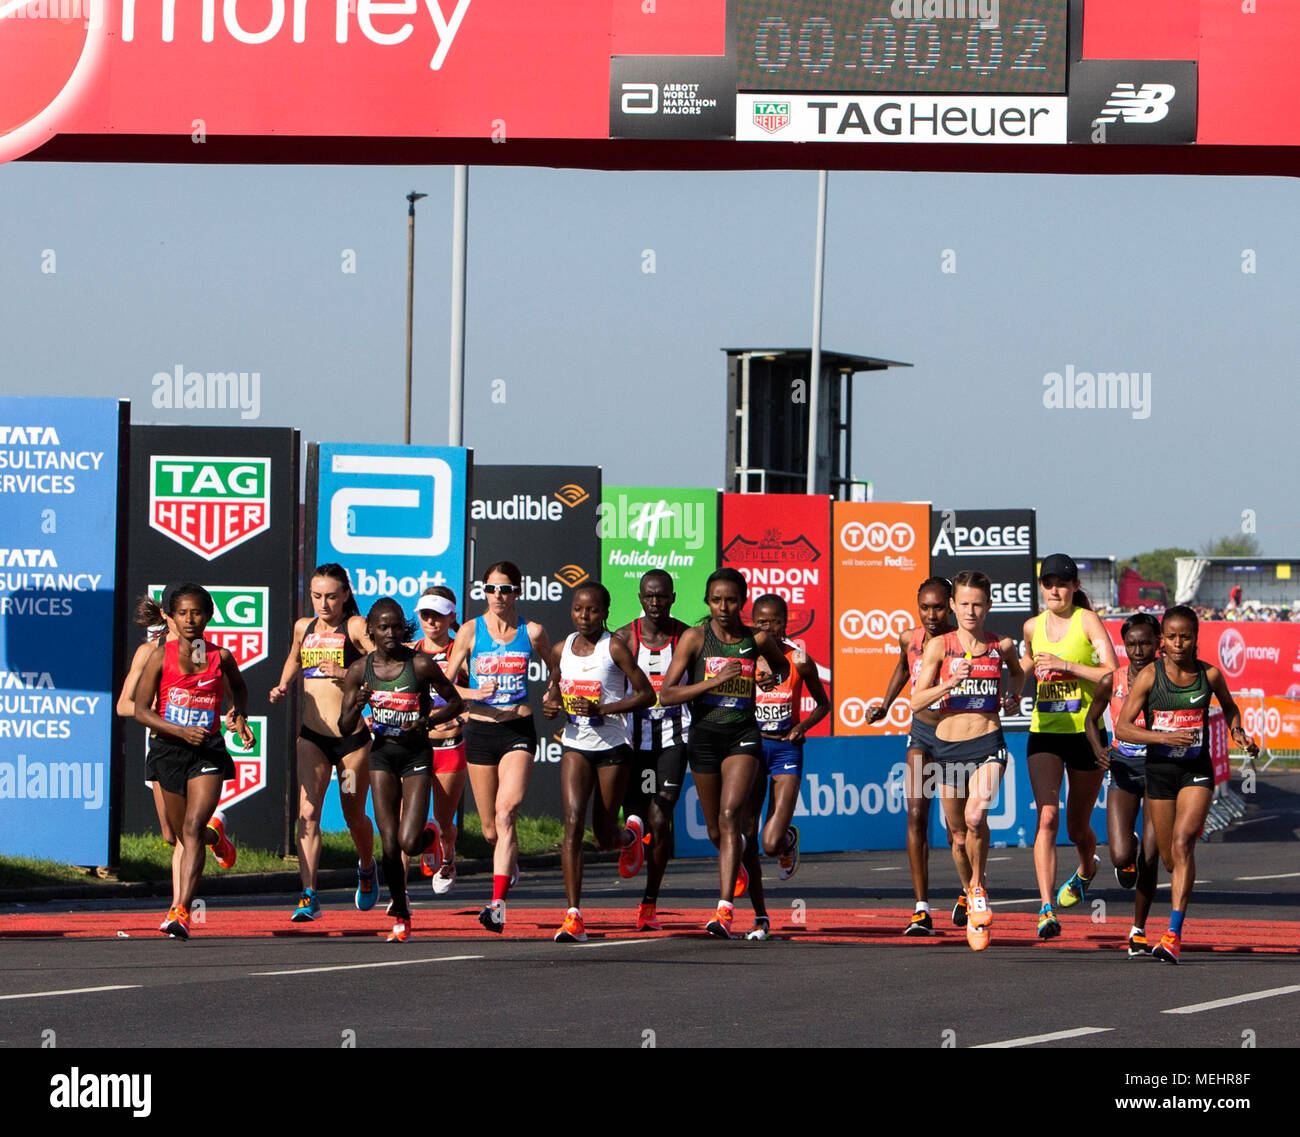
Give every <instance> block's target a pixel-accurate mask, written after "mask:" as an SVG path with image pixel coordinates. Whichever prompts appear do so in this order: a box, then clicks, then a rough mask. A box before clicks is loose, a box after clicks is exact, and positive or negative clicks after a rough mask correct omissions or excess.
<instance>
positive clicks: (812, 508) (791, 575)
mask: <svg viewBox="0 0 1300 1137" xmlns="http://www.w3.org/2000/svg"><path fill="white" fill-rule="evenodd" d="M721 528H722V563H723V564H724V565H729V566H730V567H731V568H734V569H737V570H739V571H740V573H741V575H742V576H744V578H745V579H746V580H747V581H748V582H749V600H748V602H747V603H746V605H745V608H744V611H743V612H742V616H743V618H744V619H745V620H746V621H747V622H748V621H749V620H750V619H751V618H752V615H753V606H754V600H755V599H757V598H758V597H759V596H761V595H763V593H765V592H773V593H776V594H777V595H778V596H781V597H783V598H784V599H785V602H786V605H787V607H788V608H789V610H790V618H789V620H788V621H787V623H786V638H787V639H789V640H791V641H792V642H794V643H795V644H797V645H798V646H799V647H801V648H802V649H803V650H804V651H806V652H807V653H808V654H809V655H810V656H812V658H813V659H814V660H816V662H817V673H818V675H819V676H820V678H821V681H822V683H823V684H824V685H825V687H826V691H827V693H828V694H830V696H831V698H832V701H833V700H834V692H833V691H832V690H831V659H832V656H831V624H832V621H833V619H834V614H833V612H832V611H831V558H830V556H829V555H828V554H829V550H830V530H831V504H830V498H828V497H825V496H819V495H815V494H814V495H807V496H805V495H803V494H723V495H722V527H721ZM816 705H817V704H816V703H815V702H814V701H813V698H812V696H811V695H809V694H807V692H805V693H804V697H803V714H804V715H805V716H807V715H808V714H810V713H811V712H812V710H813V709H814V708H815V707H816ZM830 732H831V720H830V718H829V717H828V718H827V719H826V720H824V721H823V722H821V723H819V724H818V725H817V726H816V727H814V728H813V731H812V736H817V735H825V734H829V733H830Z"/></svg>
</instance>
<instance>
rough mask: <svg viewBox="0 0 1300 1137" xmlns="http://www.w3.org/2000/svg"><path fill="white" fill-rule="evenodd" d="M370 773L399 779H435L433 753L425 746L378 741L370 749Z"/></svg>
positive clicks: (384, 740)
mask: <svg viewBox="0 0 1300 1137" xmlns="http://www.w3.org/2000/svg"><path fill="white" fill-rule="evenodd" d="M370 772H371V774H376V773H380V772H383V773H388V774H395V775H396V776H397V777H399V778H412V777H417V776H419V775H421V774H422V775H424V777H426V778H431V777H433V751H432V750H430V749H429V745H428V743H425V745H423V746H415V747H410V746H403V745H402V744H401V743H400V742H393V741H391V740H389V739H386V738H380V739H376V741H375V744H374V746H373V747H371V749H370Z"/></svg>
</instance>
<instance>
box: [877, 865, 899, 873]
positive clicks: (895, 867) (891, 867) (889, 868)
mask: <svg viewBox="0 0 1300 1137" xmlns="http://www.w3.org/2000/svg"><path fill="white" fill-rule="evenodd" d="M871 871H872V872H902V871H903V866H902V865H886V866H885V867H884V868H878V869H872V870H871Z"/></svg>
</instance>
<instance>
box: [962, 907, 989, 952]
mask: <svg viewBox="0 0 1300 1137" xmlns="http://www.w3.org/2000/svg"><path fill="white" fill-rule="evenodd" d="M972 915H973V913H972ZM966 942H967V943H968V944H970V949H971V951H983V950H984V949H985V948H986V947H988V946H989V928H988V925H987V924H978V925H977V924H976V923H975V921H974V920H971V921H970V922H969V923H968V924H967V925H966Z"/></svg>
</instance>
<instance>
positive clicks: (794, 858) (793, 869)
mask: <svg viewBox="0 0 1300 1137" xmlns="http://www.w3.org/2000/svg"><path fill="white" fill-rule="evenodd" d="M786 832H787V833H793V834H794V841H793V843H792V844H791V845H790V851H789V852H786V853H781V854H780V855H779V856H778V857H777V858H776V864H777V870H776V875H777V877H778V878H779V879H780V880H789V879H790V878H791V877H792V876H794V874H795V873H797V872H798V871H799V829H798V827H797V826H794V825H791V826H790V828H789V829H788V830H786Z"/></svg>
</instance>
